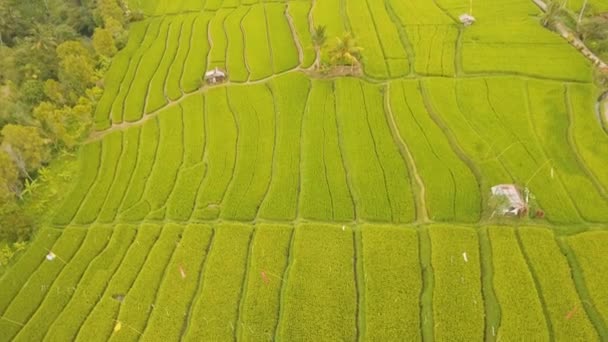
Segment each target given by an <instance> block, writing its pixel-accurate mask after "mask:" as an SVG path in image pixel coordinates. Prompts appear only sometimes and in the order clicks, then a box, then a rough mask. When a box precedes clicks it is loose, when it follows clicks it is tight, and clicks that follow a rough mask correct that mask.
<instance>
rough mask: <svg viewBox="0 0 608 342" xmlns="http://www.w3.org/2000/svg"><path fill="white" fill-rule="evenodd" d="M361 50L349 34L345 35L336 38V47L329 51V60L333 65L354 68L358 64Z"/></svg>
mask: <svg viewBox="0 0 608 342" xmlns="http://www.w3.org/2000/svg"><path fill="white" fill-rule="evenodd" d="M361 51H363V48H361V47H359V46H358V45H357V41H356V40H355V38H354V37H353V36H352V35H351V34H350V33H345V34H344V35H343V36H342V37H338V38H337V42H336V45H335V46H334V47H333V48H332V49H331V50H330V51H329V59H330V61H331V63H332V64H334V65H350V66H352V67H354V66H355V65H358V64H359V60H360V59H361Z"/></svg>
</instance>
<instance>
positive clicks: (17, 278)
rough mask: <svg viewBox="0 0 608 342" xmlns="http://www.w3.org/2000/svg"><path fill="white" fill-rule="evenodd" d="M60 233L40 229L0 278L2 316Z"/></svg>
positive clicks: (0, 310) (0, 309)
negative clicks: (28, 245) (30, 243)
mask: <svg viewBox="0 0 608 342" xmlns="http://www.w3.org/2000/svg"><path fill="white" fill-rule="evenodd" d="M60 235H61V231H59V230H55V229H49V228H43V229H41V230H40V231H39V232H38V233H37V234H36V236H35V240H34V242H33V243H32V245H31V246H30V247H29V248H28V249H27V251H26V252H25V253H24V254H23V255H22V256H21V257H20V258H19V261H17V262H16V263H15V264H14V265H13V266H12V268H11V269H10V270H8V271H7V272H6V273H5V274H4V275H3V276H2V278H0V287H2V293H1V294H0V313H2V314H4V313H5V312H6V310H7V308H8V307H9V305H10V304H11V302H12V301H13V298H14V297H15V296H16V295H17V293H19V290H20V289H21V287H23V286H24V284H25V283H26V282H27V281H28V279H29V277H30V275H31V274H32V273H34V271H35V270H36V269H37V268H38V267H39V266H40V265H41V263H42V260H43V258H44V256H45V255H46V254H47V253H48V251H49V250H50V249H51V248H52V247H53V245H54V244H55V241H57V239H58V238H59V237H60Z"/></svg>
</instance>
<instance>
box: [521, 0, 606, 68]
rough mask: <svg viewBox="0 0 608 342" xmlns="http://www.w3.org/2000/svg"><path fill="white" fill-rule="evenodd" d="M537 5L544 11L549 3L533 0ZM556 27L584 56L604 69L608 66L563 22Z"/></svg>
mask: <svg viewBox="0 0 608 342" xmlns="http://www.w3.org/2000/svg"><path fill="white" fill-rule="evenodd" d="M532 2H534V4H536V6H538V7H539V8H540V9H541V10H542V11H543V12H546V11H547V4H546V3H545V2H543V1H542V0H532ZM555 29H556V30H557V33H559V35H560V36H561V37H562V38H564V39H565V40H566V41H568V43H570V45H572V46H574V47H575V48H576V49H577V50H578V51H580V52H581V53H582V54H583V56H585V57H587V59H589V60H590V61H591V62H592V63H593V64H594V65H595V66H596V67H598V68H600V69H603V68H608V64H606V63H605V62H604V61H602V59H601V58H599V57H598V56H597V55H596V54H595V53H593V51H591V50H589V48H587V46H586V45H585V43H583V41H582V40H580V39H578V38H577V37H576V35H575V34H574V32H572V31H570V29H569V28H567V27H566V26H565V25H564V24H562V23H561V22H557V23H556V24H555Z"/></svg>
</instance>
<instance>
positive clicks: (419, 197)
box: [384, 83, 430, 222]
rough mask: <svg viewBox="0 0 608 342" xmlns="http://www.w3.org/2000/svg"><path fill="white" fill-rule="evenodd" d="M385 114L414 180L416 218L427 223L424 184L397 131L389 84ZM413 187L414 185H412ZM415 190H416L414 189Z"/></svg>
mask: <svg viewBox="0 0 608 342" xmlns="http://www.w3.org/2000/svg"><path fill="white" fill-rule="evenodd" d="M384 107H385V110H384V112H385V113H386V118H387V119H388V120H387V121H388V125H389V127H390V129H391V133H392V134H393V137H394V138H395V139H396V140H397V143H398V145H399V149H400V150H401V151H402V152H403V154H404V156H405V157H406V159H407V163H406V164H407V167H408V170H409V172H410V176H413V177H414V180H415V185H416V186H415V189H413V190H414V192H415V193H416V218H417V221H419V222H429V221H430V220H429V214H428V211H427V209H426V189H425V187H424V183H423V182H422V178H420V174H419V173H418V169H417V167H416V163H415V162H414V157H413V156H412V153H411V152H410V150H409V148H408V146H407V144H406V143H405V140H403V137H402V136H401V133H399V129H397V123H396V122H395V116H394V115H393V110H392V109H391V105H390V83H387V84H386V96H385V104H384ZM412 185H414V184H412ZM416 188H417V189H416Z"/></svg>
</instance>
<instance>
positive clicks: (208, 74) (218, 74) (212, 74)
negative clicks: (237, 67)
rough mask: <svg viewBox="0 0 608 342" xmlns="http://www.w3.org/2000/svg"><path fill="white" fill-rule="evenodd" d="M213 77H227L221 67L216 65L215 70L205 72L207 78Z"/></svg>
mask: <svg viewBox="0 0 608 342" xmlns="http://www.w3.org/2000/svg"><path fill="white" fill-rule="evenodd" d="M213 77H226V73H225V72H223V71H222V70H220V68H218V67H216V68H215V69H213V70H209V71H207V72H206V73H205V79H208V78H213Z"/></svg>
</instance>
